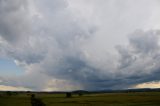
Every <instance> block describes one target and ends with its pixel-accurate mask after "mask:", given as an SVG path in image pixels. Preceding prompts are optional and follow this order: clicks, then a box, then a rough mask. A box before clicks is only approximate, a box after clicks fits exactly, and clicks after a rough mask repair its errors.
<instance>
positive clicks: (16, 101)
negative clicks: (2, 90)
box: [0, 92, 160, 106]
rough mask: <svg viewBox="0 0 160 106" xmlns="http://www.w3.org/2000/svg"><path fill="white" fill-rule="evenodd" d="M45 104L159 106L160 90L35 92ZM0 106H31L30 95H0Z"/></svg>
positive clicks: (56, 105) (69, 105) (61, 105)
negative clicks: (132, 91)
mask: <svg viewBox="0 0 160 106" xmlns="http://www.w3.org/2000/svg"><path fill="white" fill-rule="evenodd" d="M36 97H37V98H40V99H42V101H43V102H44V103H45V104H46V106H160V92H148V93H147V92H146V93H145V92H144V93H106V94H88V95H87V94H86V95H84V96H81V97H79V96H78V95H73V97H72V98H65V94H36ZM0 106H31V104H30V95H27V94H19V95H13V96H2V97H0Z"/></svg>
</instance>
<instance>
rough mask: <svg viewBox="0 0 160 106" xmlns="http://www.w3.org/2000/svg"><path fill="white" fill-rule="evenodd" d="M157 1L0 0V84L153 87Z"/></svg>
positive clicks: (158, 43)
mask: <svg viewBox="0 0 160 106" xmlns="http://www.w3.org/2000/svg"><path fill="white" fill-rule="evenodd" d="M159 10H160V1H159V0H34V1H33V0H0V90H18V91H19V90H33V91H70V90H79V89H83V90H105V89H128V88H160V77H159V76H160V66H159V64H160V21H159V19H160V11H159Z"/></svg>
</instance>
